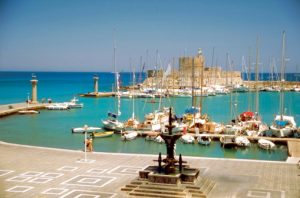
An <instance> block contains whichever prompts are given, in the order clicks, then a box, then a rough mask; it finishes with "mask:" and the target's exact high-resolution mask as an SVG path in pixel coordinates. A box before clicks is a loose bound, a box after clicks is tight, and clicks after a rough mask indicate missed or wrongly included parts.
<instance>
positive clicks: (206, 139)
mask: <svg viewBox="0 0 300 198" xmlns="http://www.w3.org/2000/svg"><path fill="white" fill-rule="evenodd" d="M197 141H198V143H199V144H202V145H206V146H207V145H209V144H210V143H211V138H210V136H209V135H208V134H200V135H199V136H198V137H197Z"/></svg>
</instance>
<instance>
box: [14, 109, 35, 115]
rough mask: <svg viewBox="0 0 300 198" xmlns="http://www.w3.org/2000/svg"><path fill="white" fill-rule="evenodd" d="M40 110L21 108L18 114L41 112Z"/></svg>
mask: <svg viewBox="0 0 300 198" xmlns="http://www.w3.org/2000/svg"><path fill="white" fill-rule="evenodd" d="M39 113H40V112H39V111H36V110H30V109H27V110H21V111H18V114H22V115H24V114H39Z"/></svg>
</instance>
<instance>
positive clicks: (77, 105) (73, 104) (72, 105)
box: [64, 96, 83, 109]
mask: <svg viewBox="0 0 300 198" xmlns="http://www.w3.org/2000/svg"><path fill="white" fill-rule="evenodd" d="M77 102H78V99H77V98H76V97H75V96H74V98H72V99H71V101H70V102H64V104H65V105H67V106H68V107H69V108H71V109H72V108H82V107H83V103H77Z"/></svg>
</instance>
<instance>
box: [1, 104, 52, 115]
mask: <svg viewBox="0 0 300 198" xmlns="http://www.w3.org/2000/svg"><path fill="white" fill-rule="evenodd" d="M46 105H47V104H43V103H42V104H40V103H35V104H29V105H28V106H27V103H15V104H6V105H0V117H4V116H8V115H12V114H15V113H18V111H23V110H39V109H45V108H46Z"/></svg>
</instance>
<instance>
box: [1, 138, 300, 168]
mask: <svg viewBox="0 0 300 198" xmlns="http://www.w3.org/2000/svg"><path fill="white" fill-rule="evenodd" d="M0 145H8V146H16V147H21V148H22V147H23V148H29V149H42V150H49V151H61V152H70V153H81V154H82V153H84V152H83V150H72V149H64V148H53V147H42V146H32V145H24V144H15V143H10V142H4V141H0ZM89 154H93V155H114V156H128V157H134V156H136V155H139V156H142V157H153V159H155V158H157V155H155V154H140V153H113V152H99V151H93V152H91V153H89ZM184 158H186V159H194V160H195V159H203V160H216V161H227V160H228V161H242V162H261V163H266V162H268V163H287V164H297V163H298V162H299V161H300V157H288V158H287V160H286V161H272V160H255V159H235V158H217V157H196V156H184Z"/></svg>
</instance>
